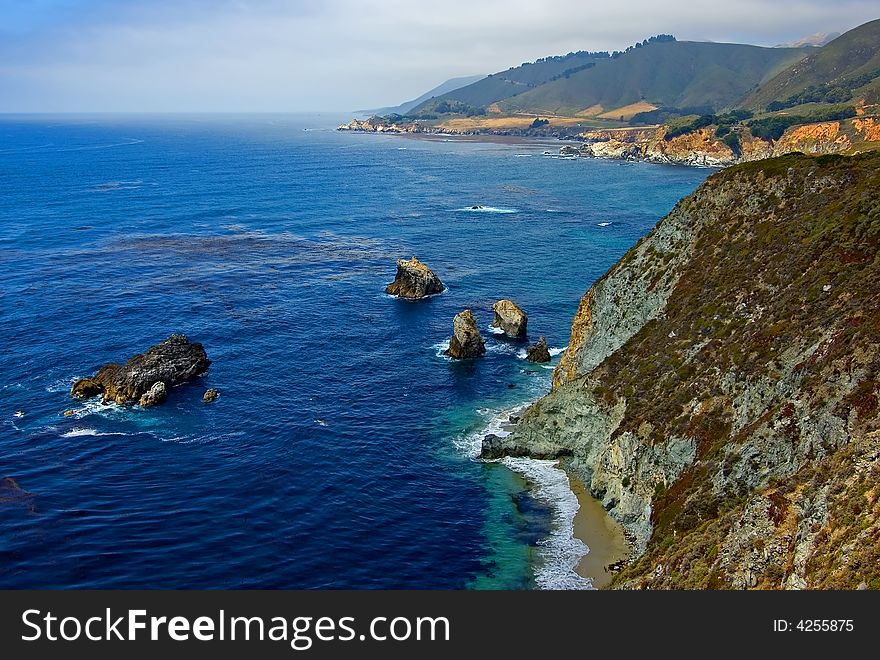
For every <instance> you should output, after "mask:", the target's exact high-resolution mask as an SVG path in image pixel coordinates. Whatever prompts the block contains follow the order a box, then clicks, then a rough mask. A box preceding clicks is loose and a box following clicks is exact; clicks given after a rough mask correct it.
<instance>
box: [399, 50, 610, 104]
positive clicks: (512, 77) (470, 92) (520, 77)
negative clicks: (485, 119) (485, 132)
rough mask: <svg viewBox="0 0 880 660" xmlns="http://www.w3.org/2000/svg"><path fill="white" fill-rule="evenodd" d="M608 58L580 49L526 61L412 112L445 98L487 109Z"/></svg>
mask: <svg viewBox="0 0 880 660" xmlns="http://www.w3.org/2000/svg"><path fill="white" fill-rule="evenodd" d="M607 58H608V53H587V52H583V51H581V52H577V53H569V54H568V55H560V56H557V57H547V58H544V59H542V60H538V61H537V62H525V63H523V64H521V65H520V66H517V67H511V68H510V69H507V70H506V71H501V72H500V73H494V74H492V75H489V76H486V77H485V78H483V79H482V80H479V81H477V82H475V83H473V84H471V85H467V86H465V87H461V88H459V89H456V90H454V91H451V92H448V93H446V94H441V95H438V96H436V97H435V98H432V99H428V100H426V101H425V102H424V103H422V104H420V105H419V106H417V107H415V108H414V109H413V112H414V113H418V112H422V111H426V112H429V111H431V110H432V106H433V105H435V104H436V103H439V102H442V101H460V102H462V103H466V104H467V105H470V106H474V107H480V108H485V107H488V106H490V105H492V104H493V103H495V102H497V101H500V100H502V99H506V98H507V97H509V96H513V95H514V94H519V93H521V92H524V91H526V90H529V89H532V88H534V87H537V86H539V85H542V84H544V83H546V82H547V81H549V80H552V79H553V78H555V77H557V76H561V77H565V76H566V75H571V74H572V72H575V71H578V70H581V69H582V68H583V67H592V66H593V65H595V64H596V62H598V61H601V60H603V59H607Z"/></svg>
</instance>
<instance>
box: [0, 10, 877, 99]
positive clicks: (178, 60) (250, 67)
mask: <svg viewBox="0 0 880 660" xmlns="http://www.w3.org/2000/svg"><path fill="white" fill-rule="evenodd" d="M730 5H731V6H730V7H729V8H728V9H726V10H724V11H719V10H717V9H712V10H706V11H703V10H699V9H694V5H693V3H682V2H672V1H670V2H648V1H646V0H630V2H627V3H626V4H625V5H621V4H619V3H608V2H601V3H600V2H583V1H581V2H577V1H573V0H540V1H539V0H531V1H527V0H506V1H504V2H502V1H499V0H489V1H484V2H479V1H475V0H469V1H465V0H447V1H446V2H444V3H427V2H418V1H417V0H410V1H403V0H382V1H379V0H362V1H359V2H357V1H355V0H328V1H326V2H314V1H300V2H281V1H277V0H276V1H268V2H245V1H241V2H233V1H224V2H208V1H207V0H178V1H177V2H168V1H167V0H163V1H160V2H154V3H140V4H137V5H135V6H133V7H132V6H127V7H124V8H121V7H120V5H119V4H115V5H114V4H113V3H97V4H93V5H90V6H89V7H84V8H79V9H80V11H77V12H75V11H73V10H72V9H69V10H68V11H67V12H66V13H65V14H64V21H63V22H60V23H59V22H56V23H55V24H54V25H48V26H47V25H44V24H41V27H40V29H39V30H38V31H31V32H27V33H25V34H17V35H15V36H14V38H9V39H7V40H6V43H5V44H4V45H3V46H0V62H3V63H4V64H3V65H2V66H0V89H5V90H6V91H5V92H3V94H2V96H0V110H6V111H15V110H30V111H39V110H47V111H52V110H111V111H112V110H141V111H158V110H309V109H340V110H345V109H350V108H355V107H368V106H371V105H372V106H376V105H384V104H387V103H393V102H398V101H402V100H404V99H406V98H410V97H413V96H416V95H418V94H419V93H421V92H423V91H425V90H426V89H427V88H429V87H432V86H433V85H435V84H437V83H440V82H442V81H443V80H444V79H445V78H449V77H453V76H458V75H469V74H474V73H489V72H492V71H497V70H500V69H504V68H506V67H508V66H511V65H515V64H519V63H520V62H523V61H526V60H533V59H535V58H538V57H543V56H545V55H551V54H558V53H565V52H568V51H571V50H579V49H588V50H606V49H607V50H614V49H622V48H624V47H625V46H626V45H628V44H630V43H632V42H634V41H637V40H641V39H643V38H645V37H647V36H650V35H652V34H656V33H659V32H670V33H673V34H675V35H676V36H677V37H678V38H679V39H694V40H713V41H740V42H747V43H758V44H763V45H773V44H776V43H779V42H783V41H789V40H793V39H796V38H799V37H801V36H805V35H807V34H811V33H814V32H818V31H842V30H845V29H848V28H851V27H854V26H855V25H858V24H860V23H862V22H865V21H867V20H871V19H872V18H875V17H876V16H875V15H874V14H876V12H877V9H876V3H875V2H874V1H872V2H862V1H847V0H843V1H841V2H837V3H834V4H831V3H827V2H824V1H823V2H818V1H814V0H800V1H798V2H787V3H779V2H768V1H759V0H747V1H745V2H737V3H736V4H735V6H734V5H733V3H730ZM44 23H45V22H44Z"/></svg>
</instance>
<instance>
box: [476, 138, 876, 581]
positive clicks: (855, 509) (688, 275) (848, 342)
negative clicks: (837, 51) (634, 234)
mask: <svg viewBox="0 0 880 660" xmlns="http://www.w3.org/2000/svg"><path fill="white" fill-rule="evenodd" d="M878 245H880V154H865V155H862V156H856V157H851V158H847V157H841V156H821V157H808V156H803V155H789V156H785V157H781V158H776V159H771V160H766V161H761V162H758V163H748V164H744V165H739V166H735V167H732V168H729V169H727V170H725V171H723V172H720V173H718V174H715V175H714V176H712V177H710V178H709V179H708V180H707V181H706V183H705V184H704V185H703V186H701V187H700V188H699V189H698V190H697V191H696V192H695V193H694V194H693V195H691V196H689V197H687V198H685V199H683V200H681V201H680V202H679V203H678V205H677V206H676V207H675V209H674V210H673V211H672V212H671V213H670V214H669V215H668V216H667V217H666V218H664V219H663V220H662V221H661V222H660V223H659V224H658V226H657V227H656V228H655V229H654V230H653V231H652V232H651V233H650V234H649V235H648V236H646V237H645V238H643V239H642V240H641V241H639V243H638V244H637V245H636V246H635V247H633V248H632V249H631V250H630V251H629V253H627V255H625V256H624V257H623V258H622V259H621V260H620V262H618V264H616V265H615V266H614V267H613V268H612V269H611V270H610V271H609V272H608V273H607V274H606V275H605V276H603V277H602V278H601V279H600V280H599V281H598V282H596V283H595V284H594V285H593V286H592V287H591V288H590V290H589V291H588V292H587V294H586V295H585V296H584V298H583V300H582V301H581V305H580V308H579V310H578V312H577V315H576V317H575V320H574V323H573V327H572V337H571V342H570V345H569V349H568V350H567V351H566V354H565V356H564V358H563V359H562V360H561V362H560V364H559V366H558V368H557V370H556V372H555V375H554V389H553V391H552V392H551V393H550V394H549V395H547V396H546V397H544V398H543V399H541V400H540V401H538V402H537V403H536V404H534V405H533V406H532V407H531V408H530V409H529V410H528V411H527V412H526V413H525V414H524V415H523V417H522V419H521V421H520V423H519V425H518V428H517V429H516V431H515V432H514V433H513V434H512V435H510V436H509V437H507V438H496V439H494V440H493V442H492V443H489V444H491V446H490V447H488V446H487V447H486V452H485V453H486V455H487V456H500V455H505V454H510V455H535V456H544V457H547V456H561V457H564V458H563V460H564V461H565V463H566V465H567V466H568V467H569V469H571V470H573V471H575V472H577V473H578V474H579V475H580V476H581V477H582V478H583V479H584V480H585V483H587V484H588V485H589V486H590V488H591V491H592V492H593V494H594V495H595V496H597V497H598V498H600V499H601V500H602V502H603V504H604V505H605V507H606V508H607V509H608V510H609V512H610V513H611V515H612V516H614V517H615V518H616V519H617V520H619V521H620V522H621V523H622V524H623V525H624V527H625V528H626V530H627V532H628V534H629V536H630V538H631V540H632V542H633V546H634V553H633V555H634V561H633V562H632V563H631V564H630V565H628V566H627V567H626V568H625V569H624V570H623V572H622V573H621V574H620V575H618V576H617V578H616V580H615V583H614V584H615V585H616V586H618V587H650V588H682V587H685V588H707V587H708V588H750V587H759V588H803V587H809V588H812V587H817V588H825V587H835V588H857V587H859V586H863V587H871V588H880V522H878V520H880V485H878V484H880V481H878V477H880V413H878V374H880V295H878V294H880V254H878Z"/></svg>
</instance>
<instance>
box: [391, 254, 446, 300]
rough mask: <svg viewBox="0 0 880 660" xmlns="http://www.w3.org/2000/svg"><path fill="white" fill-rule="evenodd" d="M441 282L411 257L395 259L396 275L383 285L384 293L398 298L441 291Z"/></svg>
mask: <svg viewBox="0 0 880 660" xmlns="http://www.w3.org/2000/svg"><path fill="white" fill-rule="evenodd" d="M444 288H445V287H444V286H443V282H441V281H440V278H439V277H437V276H436V275H435V274H434V271H432V270H431V269H430V268H428V267H427V266H426V265H425V264H423V263H422V262H421V261H419V260H418V259H416V258H415V257H413V258H412V259H410V260H409V261H407V260H406V259H398V260H397V276H396V277H395V278H394V281H393V282H392V283H391V284H389V285H388V286H387V287H385V293H387V294H389V295H392V296H398V297H400V298H411V299H417V298H424V297H425V296H430V295H432V294H435V293H442V292H443V290H444Z"/></svg>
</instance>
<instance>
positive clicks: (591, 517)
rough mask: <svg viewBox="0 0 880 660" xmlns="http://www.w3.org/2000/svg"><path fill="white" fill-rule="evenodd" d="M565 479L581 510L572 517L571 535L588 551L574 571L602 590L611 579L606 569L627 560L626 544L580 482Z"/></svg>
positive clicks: (622, 535)
mask: <svg viewBox="0 0 880 660" xmlns="http://www.w3.org/2000/svg"><path fill="white" fill-rule="evenodd" d="M568 478H569V481H570V482H571V489H572V492H574V494H575V495H576V496H577V498H578V502H579V503H580V509H578V512H577V514H576V515H575V517H574V535H575V536H576V537H577V538H579V539H580V540H581V541H583V542H584V543H585V544H586V545H587V547H588V548H589V549H590V551H589V552H588V553H587V554H586V555H584V557H583V558H582V559H581V560H580V562H579V563H578V565H577V568H576V569H575V570H576V571H577V573H578V575H581V576H583V577H588V578H591V579H592V580H593V586H595V587H596V588H597V589H602V588H603V587H606V586H608V584H609V583H610V582H611V578H612V577H613V574H612V573H608V572H606V571H605V567H606V566H607V565H608V564H613V563H614V562H617V561H620V560H621V559H625V558H626V557H627V556H629V551H630V549H629V544H628V543H627V541H626V537H625V536H624V534H623V528H622V527H621V526H620V524H619V523H617V521H615V520H614V519H613V518H612V517H611V516H609V515H608V513H607V512H606V511H605V509H604V508H602V504H601V503H600V502H599V501H598V500H597V499H595V498H594V497H593V496H592V495H590V492H589V491H588V490H587V488H586V487H585V486H584V483H583V481H581V480H580V479H578V478H577V477H576V476H574V475H572V474H569V475H568Z"/></svg>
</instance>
